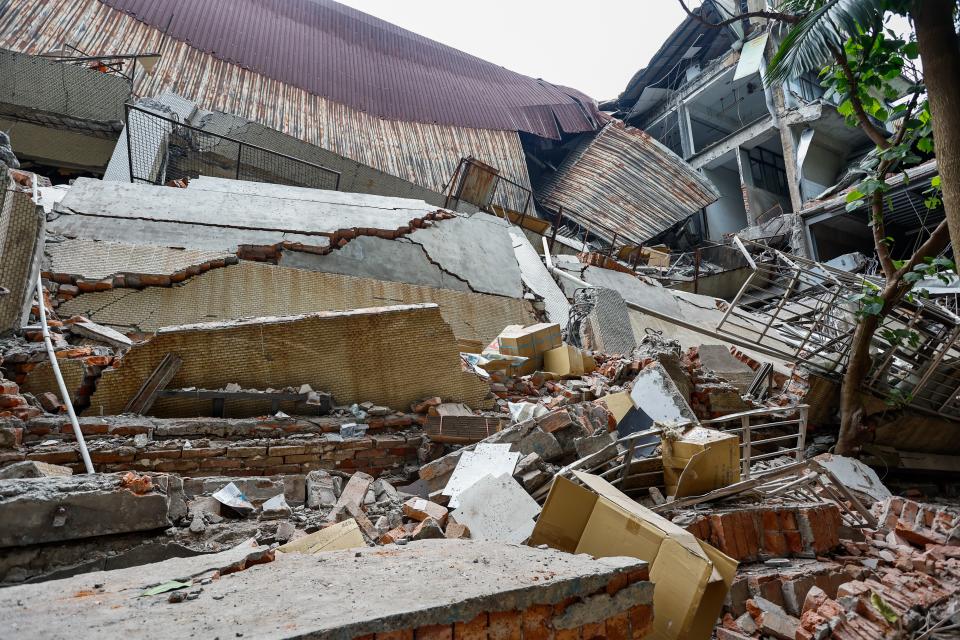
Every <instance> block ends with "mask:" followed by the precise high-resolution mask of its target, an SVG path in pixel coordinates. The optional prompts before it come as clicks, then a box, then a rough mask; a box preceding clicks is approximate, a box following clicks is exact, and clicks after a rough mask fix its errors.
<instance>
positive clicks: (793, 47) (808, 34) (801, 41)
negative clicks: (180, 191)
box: [766, 0, 884, 84]
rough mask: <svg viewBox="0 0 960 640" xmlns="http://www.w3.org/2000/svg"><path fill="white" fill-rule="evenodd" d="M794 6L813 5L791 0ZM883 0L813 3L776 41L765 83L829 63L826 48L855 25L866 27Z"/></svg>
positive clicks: (876, 16) (841, 39) (840, 40)
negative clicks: (779, 41)
mask: <svg viewBox="0 0 960 640" xmlns="http://www.w3.org/2000/svg"><path fill="white" fill-rule="evenodd" d="M791 4H795V5H796V8H800V7H802V6H803V5H804V4H806V5H807V6H810V5H814V3H812V2H809V0H806V2H804V0H791ZM883 5H884V0H826V1H825V2H823V3H822V4H820V6H814V7H813V8H812V9H811V10H810V12H809V13H808V14H807V15H806V16H805V17H804V18H803V19H802V20H801V21H800V22H798V23H797V24H795V25H793V27H792V28H791V29H790V32H789V33H788V34H787V36H786V37H785V38H784V39H783V42H781V43H780V48H779V49H778V50H777V53H776V55H774V57H773V60H771V61H770V65H769V66H768V67H767V73H766V81H767V83H768V84H775V83H779V82H784V81H786V80H788V79H790V78H795V77H797V76H799V75H801V74H804V73H806V72H807V71H812V70H814V69H820V68H822V67H824V66H825V65H827V64H829V62H830V60H831V59H832V56H831V54H830V47H833V48H842V47H843V43H844V42H845V41H846V40H847V37H848V36H849V35H850V34H852V33H855V32H856V31H857V29H858V28H860V27H863V28H869V27H870V26H871V25H872V24H874V23H875V22H876V21H877V20H878V19H879V18H880V17H881V16H882V15H883Z"/></svg>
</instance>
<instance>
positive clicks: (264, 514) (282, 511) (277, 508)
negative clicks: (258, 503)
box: [260, 493, 293, 520]
mask: <svg viewBox="0 0 960 640" xmlns="http://www.w3.org/2000/svg"><path fill="white" fill-rule="evenodd" d="M292 514H293V509H291V508H290V505H288V504H287V501H286V500H284V498H283V494H282V493H280V494H277V495H275V496H273V497H272V498H270V499H269V500H267V501H266V502H264V503H263V510H262V511H261V512H260V519H261V520H279V519H280V518H287V517H289V516H290V515H292Z"/></svg>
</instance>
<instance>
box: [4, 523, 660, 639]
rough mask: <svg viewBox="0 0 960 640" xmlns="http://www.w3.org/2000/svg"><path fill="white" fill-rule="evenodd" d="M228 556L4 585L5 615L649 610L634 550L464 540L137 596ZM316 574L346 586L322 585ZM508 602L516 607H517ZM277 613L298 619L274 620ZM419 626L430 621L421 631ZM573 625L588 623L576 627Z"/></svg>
mask: <svg viewBox="0 0 960 640" xmlns="http://www.w3.org/2000/svg"><path fill="white" fill-rule="evenodd" d="M358 554H359V556H358ZM223 556H224V554H219V555H218V556H202V557H199V558H190V559H178V560H168V561H166V562H162V563H157V564H154V565H148V566H146V567H135V568H131V569H122V570H118V571H111V572H106V573H96V574H85V575H80V576H75V577H72V578H67V579H63V580H57V581H52V582H46V583H41V584H31V585H23V586H18V587H12V588H10V589H4V590H2V591H0V607H2V610H3V611H5V612H6V614H5V619H4V623H5V625H7V626H6V628H7V629H8V630H10V632H11V633H12V634H14V635H15V636H16V637H18V638H23V639H25V640H29V639H32V638H54V637H58V636H60V635H62V631H63V621H64V620H71V625H70V633H71V634H72V635H73V636H74V637H94V636H96V637H98V638H101V639H102V640H126V639H128V638H131V637H139V636H141V635H142V634H143V630H144V629H150V634H151V637H153V638H157V639H158V640H166V639H168V638H170V639H173V638H183V637H187V636H190V635H195V636H197V637H215V636H218V637H221V638H226V637H230V638H233V637H237V634H242V636H243V637H244V638H261V637H272V638H278V639H280V638H295V637H329V638H354V637H360V636H363V635H367V634H374V633H382V634H385V633H387V632H391V631H392V632H403V633H402V634H401V637H411V636H413V635H414V634H415V633H419V634H421V635H426V633H427V631H426V630H431V629H432V630H433V631H437V630H438V629H439V630H443V629H445V630H446V632H447V636H449V637H452V635H453V629H454V625H457V626H458V627H462V626H463V625H466V624H467V623H470V622H471V621H473V620H475V619H477V618H478V617H482V620H484V621H486V620H488V617H489V619H490V620H492V621H493V625H494V626H493V629H494V631H496V630H497V629H503V630H504V631H508V629H509V627H507V628H505V627H503V626H498V625H499V623H500V622H501V621H503V622H504V623H505V622H507V621H509V620H511V619H512V620H515V621H516V624H517V630H518V633H517V635H519V633H520V632H519V630H520V628H521V627H520V621H521V620H522V619H523V618H524V617H525V616H530V615H532V614H533V613H534V612H537V611H547V610H549V611H551V613H552V606H553V605H555V604H558V603H561V602H562V603H565V604H575V603H583V605H582V606H581V607H580V608H581V609H583V610H584V617H583V618H582V619H581V620H580V622H582V623H583V624H584V625H586V624H592V625H593V628H596V627H597V625H604V624H605V619H603V618H596V617H590V615H589V614H590V612H593V611H596V612H600V611H601V610H602V611H603V613H605V614H611V618H610V619H613V620H617V619H624V620H629V619H630V616H629V615H628V614H629V613H633V614H636V615H635V618H634V619H635V620H636V621H637V622H638V623H639V625H640V626H638V627H637V632H636V634H635V635H634V634H633V633H632V632H630V630H629V627H628V628H627V629H628V633H630V634H631V636H632V637H641V636H642V635H644V633H645V630H644V629H643V628H642V625H643V621H644V620H645V619H647V617H648V616H650V615H651V611H650V604H651V601H652V594H653V588H652V585H651V584H650V583H649V582H647V581H646V577H645V571H644V568H645V564H644V563H642V562H640V561H638V560H635V559H632V558H607V559H603V560H594V559H592V558H590V557H588V556H584V555H571V554H567V553H562V552H557V551H553V550H541V549H532V548H529V547H522V546H513V545H503V544H500V543H496V542H490V543H483V542H476V541H469V540H424V541H420V542H416V543H412V544H409V545H406V546H403V547H388V548H384V549H379V550H377V551H376V552H367V551H359V550H356V549H350V550H344V551H336V552H331V553H324V554H322V555H320V556H305V555H303V554H298V553H293V554H277V557H276V559H275V560H274V561H273V562H269V563H265V564H259V565H255V566H250V567H249V568H247V569H246V570H244V571H240V572H238V573H233V574H232V575H231V576H230V577H229V578H225V579H221V580H214V581H213V582H211V583H209V584H206V585H203V591H202V593H201V594H200V597H199V598H196V599H194V600H187V601H185V602H182V603H179V604H175V605H172V604H167V603H166V602H165V601H164V600H158V599H155V598H148V597H142V598H140V597H136V594H139V593H140V592H141V591H142V590H143V588H144V587H147V586H152V585H156V584H160V583H162V582H165V581H167V580H170V579H178V578H179V579H183V578H187V579H189V578H190V577H193V576H198V575H203V574H204V572H205V571H208V570H209V569H210V568H211V567H218V566H219V565H221V564H223V560H220V558H221V557H223ZM320 559H322V560H321V562H320V563H319V564H318V560H320ZM532 577H537V578H539V579H538V580H532ZM318 579H320V580H322V581H323V582H325V583H328V584H332V585H340V586H341V588H335V589H334V588H324V589H318V588H317V585H318V582H317V581H318ZM95 585H96V586H95ZM632 585H641V587H640V589H641V590H640V592H637V588H636V587H634V588H633V589H632V590H631V591H630V592H629V593H630V597H629V598H626V599H625V600H626V601H624V602H619V600H617V602H618V603H619V605H620V606H618V607H615V608H613V609H607V608H602V609H601V607H597V606H592V605H593V604H594V601H593V597H594V596H598V597H600V598H602V599H609V598H611V596H610V595H608V591H609V593H613V594H614V597H615V596H616V594H617V593H618V592H619V591H621V590H623V589H626V588H630V587H632ZM345 588H346V589H349V590H350V592H352V593H354V594H357V593H362V594H364V597H359V598H357V597H351V598H349V604H345V602H347V601H345V600H344V594H345ZM88 592H90V593H92V594H94V595H95V597H96V600H97V601H98V602H101V605H99V606H95V607H93V606H91V604H90V603H91V600H90V598H81V597H63V594H71V595H72V594H78V593H84V594H86V593H88ZM53 594H56V596H54V595H53ZM570 598H572V599H573V600H572V601H569V600H568V599H570ZM18 601H19V602H44V603H45V606H44V607H42V608H38V607H24V606H18V605H17V604H16V603H17V602H18ZM605 601H606V600H603V602H605ZM263 602H272V603H280V605H279V607H280V608H279V609H277V611H276V614H277V615H271V616H264V615H263V610H262V606H260V605H258V604H257V603H260V604H262V603H263ZM234 605H236V606H234ZM225 607H227V608H229V610H230V611H231V614H230V615H229V616H224V615H223V611H224V608H225ZM548 607H549V609H548ZM507 612H513V613H512V616H513V617H512V618H511V617H510V615H511V614H508V613H507ZM524 612H530V613H529V614H526V613H524ZM277 616H281V618H278V617H277ZM278 619H283V620H284V623H285V624H289V625H293V626H292V627H291V628H286V627H283V626H282V625H281V627H280V628H278V624H277V620H278ZM529 620H530V622H529V624H533V621H534V620H536V623H537V624H539V625H546V626H547V627H548V628H551V629H552V628H553V625H554V622H553V619H552V615H551V616H548V617H546V618H544V617H543V616H541V617H539V618H532V617H531V618H529ZM611 624H613V623H611ZM627 624H629V622H628V623H627ZM440 625H442V626H440ZM418 628H419V629H425V631H420V632H415V631H414V630H415V629H418ZM539 628H541V627H538V629H539ZM575 633H577V635H581V631H580V629H579V627H578V628H576V629H575ZM403 634H406V635H403ZM441 637H444V636H441ZM507 637H509V636H507ZM628 637H630V636H628Z"/></svg>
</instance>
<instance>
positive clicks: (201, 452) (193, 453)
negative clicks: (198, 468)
mask: <svg viewBox="0 0 960 640" xmlns="http://www.w3.org/2000/svg"><path fill="white" fill-rule="evenodd" d="M226 452H227V448H226V447H196V448H191V449H184V450H183V452H182V454H181V457H182V458H214V457H216V456H222V455H224V454H225V453H226Z"/></svg>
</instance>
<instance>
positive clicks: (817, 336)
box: [717, 239, 960, 419]
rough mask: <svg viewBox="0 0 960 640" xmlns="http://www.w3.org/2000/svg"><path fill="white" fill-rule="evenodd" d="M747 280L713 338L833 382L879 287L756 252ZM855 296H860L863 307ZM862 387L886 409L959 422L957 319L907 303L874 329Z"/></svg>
mask: <svg viewBox="0 0 960 640" xmlns="http://www.w3.org/2000/svg"><path fill="white" fill-rule="evenodd" d="M735 242H736V244H737V245H738V246H739V247H740V249H741V251H743V253H744V256H745V257H746V258H747V260H748V261H749V262H750V265H751V267H752V268H753V273H752V274H751V276H750V277H749V278H748V279H747V281H746V282H745V283H744V285H743V287H742V288H741V289H740V291H739V293H738V294H737V296H736V297H735V298H734V300H733V302H732V303H731V304H730V306H729V307H728V308H727V310H726V312H725V313H724V316H723V318H722V319H721V321H720V323H719V324H718V325H717V332H718V333H719V334H722V335H727V336H730V337H731V338H735V339H737V340H740V341H743V340H747V341H749V342H752V343H756V344H758V345H760V346H761V347H763V348H765V349H766V350H767V351H772V352H774V353H776V354H777V355H779V356H781V357H783V358H784V359H788V360H792V361H794V362H797V363H800V364H802V365H803V366H804V367H805V368H807V369H809V370H812V371H815V372H819V373H822V374H825V375H827V376H833V377H841V376H843V374H844V373H845V370H846V364H847V360H848V358H849V352H850V346H851V344H852V342H853V334H854V331H855V330H856V327H857V324H858V322H859V318H860V315H859V314H861V313H863V312H864V311H865V309H864V305H865V304H870V301H869V294H875V293H877V292H878V291H879V290H880V287H881V286H882V281H880V280H878V279H875V278H867V277H864V276H862V275H858V274H854V273H849V272H846V271H841V270H839V269H834V268H832V267H829V266H827V265H824V264H821V263H818V262H815V261H813V260H808V259H805V258H800V257H796V256H788V255H786V254H784V253H782V252H780V251H776V250H774V249H769V248H766V247H762V246H760V245H756V247H755V248H757V249H758V252H760V253H761V254H762V257H761V259H758V260H756V261H755V260H754V258H753V257H752V256H751V253H750V252H749V251H748V250H747V247H746V246H745V245H744V244H743V243H742V242H741V241H740V240H739V239H736V240H735ZM863 294H868V299H867V300H866V301H865V300H864V296H863ZM871 354H872V356H873V357H872V365H871V368H870V372H869V374H868V375H867V376H866V378H865V379H864V380H863V386H864V387H865V388H866V389H868V390H869V391H872V392H873V393H875V394H877V395H878V396H880V397H883V398H887V399H889V400H890V402H891V403H892V404H897V405H908V406H911V407H914V408H917V409H921V410H924V411H928V412H932V413H936V414H939V415H942V416H945V417H948V418H954V419H956V418H960V318H958V316H957V315H955V314H954V313H952V312H951V311H950V310H949V309H947V308H945V307H942V306H940V305H937V304H934V303H931V302H929V301H926V300H923V299H922V298H921V297H920V296H909V297H907V298H905V299H904V300H902V301H901V302H900V303H899V304H897V305H896V306H895V307H894V308H893V309H892V310H891V311H890V312H889V313H888V314H887V315H885V316H884V317H883V319H882V320H881V322H880V326H879V327H878V329H877V331H876V333H875V335H874V337H873V340H872V342H871Z"/></svg>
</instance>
